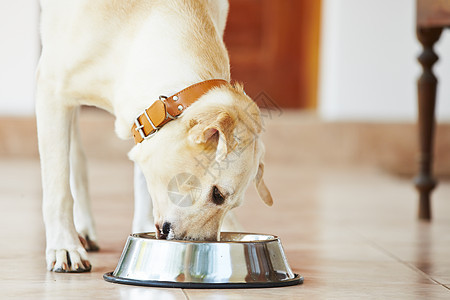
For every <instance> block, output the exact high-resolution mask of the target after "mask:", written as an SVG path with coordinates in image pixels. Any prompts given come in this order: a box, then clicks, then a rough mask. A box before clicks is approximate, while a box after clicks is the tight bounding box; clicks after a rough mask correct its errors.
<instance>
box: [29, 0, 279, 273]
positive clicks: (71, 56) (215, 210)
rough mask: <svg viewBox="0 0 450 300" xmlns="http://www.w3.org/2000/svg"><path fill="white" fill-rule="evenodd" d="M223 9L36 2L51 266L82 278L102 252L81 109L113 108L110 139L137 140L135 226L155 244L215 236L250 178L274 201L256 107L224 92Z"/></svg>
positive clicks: (195, 2)
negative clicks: (152, 232) (151, 232)
mask: <svg viewBox="0 0 450 300" xmlns="http://www.w3.org/2000/svg"><path fill="white" fill-rule="evenodd" d="M228 8H229V4H228V2H227V1H226V0H130V1H121V0H96V1H88V0H77V1H71V0H41V40H42V53H41V57H40V60H39V65H38V71H37V93H36V119H37V128H38V141H39V153H40V160H41V173H42V186H43V218H44V224H45V230H46V242H47V245H46V262H47V268H48V270H50V271H55V272H86V271H89V270H90V269H91V264H90V262H89V259H88V256H87V252H86V250H96V249H98V245H97V242H96V240H97V237H96V233H95V228H94V222H93V218H92V213H91V210H90V204H89V202H90V200H89V193H88V188H87V178H86V177H87V176H86V161H85V157H84V154H83V150H82V147H81V144H80V138H79V133H78V129H77V121H78V115H79V107H80V106H81V105H90V106H96V107H99V108H101V109H104V110H106V111H108V112H110V113H111V114H113V115H114V116H115V131H116V133H117V135H118V136H119V137H120V138H122V139H130V138H134V139H135V142H136V145H135V146H134V147H133V148H132V149H131V151H130V152H129V158H130V159H131V160H132V161H134V162H135V164H136V165H137V167H136V171H135V173H136V176H137V178H136V184H135V185H136V190H137V191H138V192H137V194H136V199H137V203H136V208H137V209H136V212H135V218H134V221H133V228H134V230H139V229H145V228H148V226H153V224H152V223H153V221H154V224H155V227H156V233H157V236H158V238H166V239H182V240H183V239H185V240H217V239H219V237H220V235H219V233H220V228H221V225H222V223H223V220H224V217H225V215H226V214H227V213H228V212H229V211H230V210H231V209H232V208H234V207H237V206H239V205H240V204H241V202H242V200H243V195H244V192H245V190H246V189H247V187H248V186H249V184H250V183H251V182H252V181H253V182H254V183H255V185H256V188H257V191H258V193H259V195H260V196H261V198H262V200H263V201H264V202H265V203H266V204H267V205H269V206H270V205H272V197H271V195H270V192H269V190H268V189H267V187H266V185H265V183H264V181H263V178H262V177H263V171H264V164H263V156H264V146H263V143H262V141H261V139H260V133H261V119H260V111H259V109H258V107H257V105H256V104H255V103H254V102H253V101H252V100H251V99H250V98H249V97H248V96H247V95H246V94H245V92H244V89H243V87H242V86H241V85H239V84H230V65H229V58H228V54H227V51H226V48H225V45H224V42H223V38H222V37H223V33H224V29H225V23H226V18H227V14H228ZM202 89H203V90H202ZM194 91H195V92H194ZM196 93H197V94H196ZM177 95H178V96H177ZM179 98H184V100H183V101H185V102H180V103H181V104H179V105H178V104H177V103H175V101H177V100H178V99H179ZM169 100H170V101H169ZM179 101H181V100H179ZM191 102H192V103H191ZM186 103H187V104H186ZM174 105H175V106H174ZM152 107H153V108H152ZM147 109H148V110H147ZM160 112H162V114H164V120H162V124H159V123H158V126H154V124H153V123H154V122H153V121H154V116H157V117H158V116H159V117H160V115H158V114H159V113H160ZM148 114H154V115H152V116H150V117H149V116H148ZM174 114H177V115H176V116H174ZM142 123H146V124H145V125H147V128H145V127H144V126H143V124H142ZM150 123H151V124H150ZM149 124H150V125H151V126H152V127H153V126H154V128H150V130H151V131H152V132H151V134H150V133H149V129H148V128H149ZM99 130H101V129H99ZM146 131H147V132H146ZM141 174H143V176H142V175H141ZM143 178H145V179H143ZM144 182H145V184H144ZM180 183H182V184H180ZM145 185H146V186H145ZM143 188H144V189H145V190H147V189H148V193H149V194H150V197H151V202H150V200H149V199H150V197H148V196H147V195H145V193H143V192H142V190H143ZM139 191H140V192H139ZM180 201H181V202H180ZM150 210H152V212H151V211H150ZM152 218H153V221H152Z"/></svg>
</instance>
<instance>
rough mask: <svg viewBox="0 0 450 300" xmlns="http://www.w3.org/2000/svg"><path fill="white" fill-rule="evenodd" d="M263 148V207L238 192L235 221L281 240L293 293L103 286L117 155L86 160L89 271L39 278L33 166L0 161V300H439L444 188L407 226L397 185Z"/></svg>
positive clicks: (121, 216)
mask: <svg viewBox="0 0 450 300" xmlns="http://www.w3.org/2000/svg"><path fill="white" fill-rule="evenodd" d="M277 143H278V141H277ZM271 146H272V147H271ZM275 146H276V145H275V144H273V143H272V144H271V141H270V140H268V141H267V149H268V151H269V155H268V160H267V162H266V183H267V184H268V185H269V186H270V188H271V191H272V194H273V197H274V200H275V204H274V206H273V207H272V208H267V207H265V206H264V204H263V203H262V202H260V201H259V200H258V198H257V196H256V194H255V192H254V190H253V189H250V190H249V192H248V197H247V200H246V202H245V204H244V205H243V206H242V207H240V208H238V209H237V210H236V213H237V216H238V218H239V220H240V221H241V223H242V224H243V225H244V227H245V229H246V230H247V231H250V232H263V233H272V234H276V235H279V236H280V237H281V240H282V242H283V245H284V248H285V251H286V253H287V256H288V260H289V262H290V265H291V267H292V268H293V269H294V271H295V272H296V273H299V274H301V275H302V276H304V278H305V281H304V284H303V285H299V286H293V287H285V288H272V289H252V290H181V289H164V288H145V287H133V286H124V285H117V284H112V283H108V282H105V281H103V279H102V275H103V273H105V272H109V271H111V270H113V269H114V268H115V265H116V263H117V261H118V258H119V256H120V253H121V250H122V247H123V246H124V243H125V240H126V238H127V235H128V234H129V232H130V229H131V219H132V211H133V202H132V165H131V164H130V163H129V162H128V161H127V159H126V157H125V156H124V157H123V159H117V158H114V159H108V160H106V159H98V158H96V159H91V161H90V167H89V170H90V183H91V193H92V198H93V210H94V213H95V215H96V221H97V227H98V231H99V236H100V241H99V242H100V246H101V251H100V252H98V253H91V254H90V259H91V262H92V264H93V270H92V272H90V273H84V274H56V273H50V272H47V271H46V270H45V262H44V247H45V241H44V228H43V223H42V218H41V202H40V201H41V188H40V171H39V162H38V161H37V160H36V159H34V158H17V157H16V158H11V157H4V158H0V179H1V180H0V199H1V200H0V201H1V204H2V209H0V220H1V227H0V240H1V241H2V242H1V247H0V266H1V267H0V295H1V296H0V298H2V299H4V298H12V297H15V298H19V299H47V298H48V299H79V298H85V299H241V298H245V299H272V298H278V299H450V182H445V181H444V182H442V181H441V183H440V185H439V187H438V189H437V190H436V193H435V194H434V199H433V200H434V202H433V212H434V220H433V222H432V223H424V222H419V221H417V220H416V219H415V213H416V211H415V209H416V193H415V190H414V189H413V188H412V186H411V182H410V180H409V179H401V178H397V177H393V176H390V175H387V174H385V173H381V172H379V171H377V170H376V169H371V168H364V167H356V166H353V167H349V166H347V167H332V166H324V165H322V166H317V165H313V166H311V165H310V166H304V165H303V164H301V163H297V162H295V163H292V162H290V161H288V160H284V159H282V156H279V155H276V154H274V153H270V151H282V150H280V149H279V147H275ZM275 148H277V149H278V150H276V149H275ZM271 149H272V150H271Z"/></svg>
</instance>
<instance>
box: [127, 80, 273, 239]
mask: <svg viewBox="0 0 450 300" xmlns="http://www.w3.org/2000/svg"><path fill="white" fill-rule="evenodd" d="M260 132H261V119H260V112H259V109H258V107H257V106H256V104H255V103H254V102H253V101H252V100H251V99H250V98H249V97H247V96H246V95H245V93H244V92H243V90H242V88H241V87H240V86H235V87H232V86H223V87H221V88H216V89H213V90H211V91H209V92H208V93H206V94H205V95H203V96H202V97H201V98H200V99H199V100H198V101H197V102H195V103H194V104H192V106H191V107H190V108H189V109H187V110H186V111H185V112H184V113H183V114H182V115H181V116H180V118H179V119H178V120H176V121H173V122H169V123H167V124H166V125H165V126H164V127H163V128H162V129H161V130H160V131H159V132H158V133H157V134H155V135H154V136H153V137H152V138H151V139H149V140H145V141H143V142H142V143H141V144H139V145H137V146H136V147H134V148H133V150H132V151H131V152H130V158H131V159H132V160H134V161H135V162H137V163H138V164H139V166H140V168H141V169H142V171H143V173H144V175H145V178H146V181H147V185H148V188H149V192H150V195H151V197H152V200H153V206H154V210H153V214H154V217H155V225H156V228H157V231H158V232H157V233H158V236H159V237H160V238H168V239H189V240H217V239H218V237H219V232H220V226H221V224H222V220H223V218H224V217H225V214H226V213H227V212H228V211H229V210H231V209H232V208H234V207H237V206H239V205H240V204H241V202H242V200H243V196H244V193H245V191H246V189H247V187H248V185H249V184H250V183H251V182H254V184H255V185H256V189H257V191H258V193H259V195H260V197H261V199H262V200H263V201H264V202H265V203H266V204H267V205H269V206H270V205H272V198H271V195H270V193H269V191H268V189H267V187H266V186H265V184H264V181H263V179H262V176H263V172H264V164H263V162H262V159H263V155H264V147H263V144H262V141H261V139H260V137H259V135H260Z"/></svg>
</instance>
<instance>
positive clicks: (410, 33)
mask: <svg viewBox="0 0 450 300" xmlns="http://www.w3.org/2000/svg"><path fill="white" fill-rule="evenodd" d="M322 7H323V11H322V41H321V67H320V90H319V94H320V96H319V112H320V115H321V116H322V117H323V118H324V119H326V120H366V121H414V120H415V118H416V113H417V108H416V102H417V100H416V97H417V90H416V89H417V88H416V81H417V77H418V76H419V74H420V71H421V67H420V65H419V63H418V62H417V56H418V55H419V54H420V51H421V46H420V43H419V42H418V41H417V40H416V35H415V1H412V0H395V1H392V0H323V6H322ZM436 52H437V53H438V55H439V56H440V60H439V61H438V63H436V65H435V71H436V72H435V73H436V74H437V75H438V77H439V80H440V84H439V86H438V104H437V116H438V120H439V121H450V32H449V30H447V31H444V33H443V35H442V36H441V40H440V42H439V43H438V44H437V46H436ZM441 53H442V55H441Z"/></svg>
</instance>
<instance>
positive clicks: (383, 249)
mask: <svg viewBox="0 0 450 300" xmlns="http://www.w3.org/2000/svg"><path fill="white" fill-rule="evenodd" d="M359 235H360V236H361V237H362V238H363V239H364V240H365V241H366V242H367V243H368V244H369V245H371V246H372V247H374V248H375V249H377V250H379V251H381V252H383V253H384V254H386V255H387V256H389V257H391V258H393V259H394V260H396V261H397V262H399V263H401V264H402V265H405V266H406V267H408V268H409V269H411V270H413V271H414V272H416V273H419V274H420V275H422V276H423V277H425V278H426V279H428V280H430V281H431V282H434V283H435V284H437V285H440V286H442V287H443V288H445V289H447V290H450V287H448V286H446V285H445V284H444V283H441V282H439V281H438V280H436V279H434V278H433V277H432V276H431V275H428V274H427V273H425V272H424V271H422V270H421V269H419V268H417V267H416V266H414V265H413V264H411V263H409V262H406V261H404V260H402V259H401V258H399V257H397V256H396V255H395V254H393V253H391V252H390V251H388V250H386V249H385V248H383V247H381V246H380V245H379V244H377V243H375V242H374V241H372V240H369V239H368V238H367V237H365V236H364V235H363V234H359Z"/></svg>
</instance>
